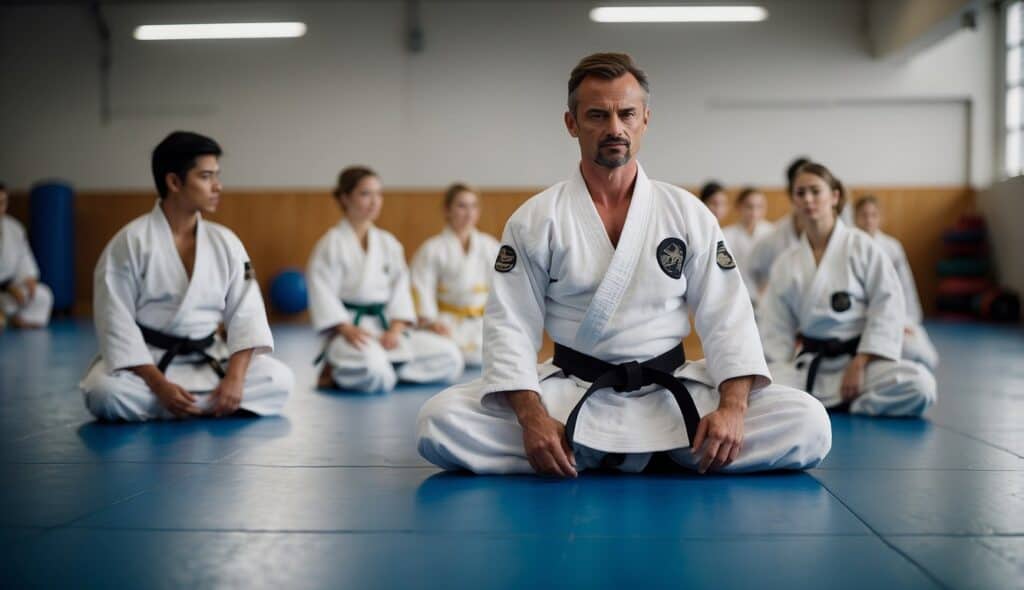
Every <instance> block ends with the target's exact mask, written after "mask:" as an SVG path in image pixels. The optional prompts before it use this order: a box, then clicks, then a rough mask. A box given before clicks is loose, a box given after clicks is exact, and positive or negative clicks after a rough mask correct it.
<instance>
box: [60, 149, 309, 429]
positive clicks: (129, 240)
mask: <svg viewBox="0 0 1024 590" xmlns="http://www.w3.org/2000/svg"><path fill="white" fill-rule="evenodd" d="M220 154H221V150H220V146H218V145H217V143H216V142H215V141H213V140H212V139H210V138H208V137H205V136H202V135H198V134H196V133H190V132H184V131H175V132H174V133H171V134H170V135H168V136H167V137H166V138H165V139H164V140H163V141H162V142H160V144H159V145H158V146H157V147H156V149H154V150H153V161H152V165H153V180H154V181H155V183H156V187H157V191H158V192H159V195H160V198H159V200H158V201H157V203H156V205H155V206H154V207H153V210H152V211H151V212H149V213H147V214H146V215H143V216H142V217H139V218H137V219H135V220H134V221H132V222H131V223H129V224H128V225H126V226H125V227H123V228H122V229H121V231H119V232H118V233H117V234H116V235H115V236H114V238H113V239H112V240H110V242H109V243H108V244H107V247H106V248H105V249H104V250H103V253H102V254H101V255H100V259H99V262H97V263H96V272H95V274H94V277H93V314H94V319H95V323H96V338H97V340H99V344H100V356H99V358H97V360H96V361H95V362H94V363H93V365H92V366H91V367H90V368H89V370H88V372H87V373H86V375H85V378H84V379H83V380H82V382H81V384H80V387H81V388H82V392H83V394H84V395H85V405H86V407H87V408H88V409H89V411H90V412H92V414H93V415H95V416H96V417H97V418H100V419H102V420H126V421H142V420H151V419H162V418H185V417H189V416H201V415H208V416H228V415H232V414H236V413H238V411H239V410H242V411H243V412H242V413H243V414H257V415H270V414H279V413H281V409H282V408H283V406H284V404H285V401H286V400H287V399H288V395H289V393H290V392H291V390H292V387H293V385H294V382H295V377H294V375H293V374H292V371H291V369H289V368H288V367H287V366H285V365H284V364H283V363H281V362H280V361H278V360H276V359H274V358H272V357H271V356H270V355H269V354H266V353H269V352H271V351H272V350H273V347H274V339H273V337H272V336H271V334H270V326H269V324H268V323H267V314H266V310H265V309H264V307H263V298H262V296H261V295H260V288H259V285H258V284H257V282H256V278H255V275H254V271H253V266H252V263H251V262H250V260H249V255H248V254H247V253H246V251H245V247H244V246H242V242H241V241H240V240H239V239H238V237H237V236H236V235H235V234H234V233H233V232H232V231H231V230H229V229H228V228H226V227H224V226H222V225H219V224H216V223H213V222H210V221H206V220H204V219H203V217H202V214H203V213H208V214H209V213H213V212H215V211H216V210H217V206H218V204H219V203H220V192H221V183H220V177H219V174H220V164H219V162H218V159H219V156H220ZM220 324H223V326H224V328H225V330H226V334H227V335H226V341H225V340H224V339H223V338H222V337H221V336H220V335H218V334H217V328H218V325H220Z"/></svg>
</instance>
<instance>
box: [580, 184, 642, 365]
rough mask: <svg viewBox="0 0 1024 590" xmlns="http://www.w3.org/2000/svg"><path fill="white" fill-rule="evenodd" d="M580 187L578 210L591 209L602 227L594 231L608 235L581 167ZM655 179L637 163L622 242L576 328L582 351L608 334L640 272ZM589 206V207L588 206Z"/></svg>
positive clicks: (599, 226) (591, 348) (593, 345)
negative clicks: (634, 276) (612, 321)
mask: <svg viewBox="0 0 1024 590" xmlns="http://www.w3.org/2000/svg"><path fill="white" fill-rule="evenodd" d="M576 185H579V188H577V189H576V190H574V191H573V194H572V195H570V197H571V198H573V199H578V200H581V199H585V202H580V204H579V206H578V207H577V208H576V209H577V210H580V209H582V210H584V211H588V212H589V215H588V216H585V219H590V220H591V223H592V222H593V219H595V218H596V219H597V221H598V223H597V225H598V227H597V228H595V229H594V231H600V232H601V233H600V234H599V235H603V236H605V237H607V235H608V234H607V231H606V230H605V228H604V224H602V223H600V216H598V214H597V209H596V208H595V207H594V203H593V202H592V201H591V199H590V194H589V193H588V192H587V190H586V183H584V182H583V175H582V173H580V171H579V170H578V169H577V171H576V175H575V177H574V179H573V183H572V186H573V188H575V187H576ZM651 200H652V197H651V183H650V181H649V180H648V179H647V175H646V174H645V173H644V169H643V168H642V167H641V166H640V165H639V164H637V171H636V183H635V185H634V187H633V197H632V199H631V200H630V204H629V212H628V213H627V214H626V224H625V226H624V227H623V228H622V234H621V236H620V237H619V244H618V246H617V247H616V248H615V253H614V254H613V255H612V259H611V263H610V264H609V265H608V269H607V271H605V275H604V278H603V279H602V280H601V284H600V285H598V287H597V291H596V292H595V293H594V298H593V299H592V300H591V301H590V306H589V307H588V308H587V313H586V315H584V316H583V321H582V322H581V323H580V327H579V329H578V330H577V332H576V341H575V343H574V347H575V348H576V350H579V351H584V352H585V351H589V350H593V349H594V347H595V346H596V345H597V343H598V342H599V341H600V340H601V338H602V337H603V336H604V333H605V330H606V329H607V327H608V322H609V321H610V320H611V318H612V316H613V315H614V314H615V310H616V309H618V306H619V303H620V302H621V301H622V297H623V295H625V293H626V289H628V288H629V284H630V282H631V281H632V280H633V274H634V273H635V272H636V267H637V263H638V261H639V260H640V256H641V254H642V253H643V252H642V250H643V244H644V241H645V239H646V237H647V226H648V223H649V220H650V217H651V209H652V207H651ZM588 208H589V210H588Z"/></svg>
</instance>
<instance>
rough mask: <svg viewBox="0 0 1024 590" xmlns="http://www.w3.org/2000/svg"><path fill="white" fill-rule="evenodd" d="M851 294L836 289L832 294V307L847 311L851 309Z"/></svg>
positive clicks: (836, 309)
mask: <svg viewBox="0 0 1024 590" xmlns="http://www.w3.org/2000/svg"><path fill="white" fill-rule="evenodd" d="M850 305H851V302H850V294H849V293H847V292H846V291H836V292H835V293H833V294H832V309H833V310H835V311H839V312H842V311H846V310H848V309H850Z"/></svg>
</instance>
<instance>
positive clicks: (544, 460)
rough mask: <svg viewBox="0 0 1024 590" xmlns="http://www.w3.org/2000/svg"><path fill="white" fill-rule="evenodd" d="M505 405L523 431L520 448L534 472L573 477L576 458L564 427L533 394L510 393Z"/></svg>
mask: <svg viewBox="0 0 1024 590" xmlns="http://www.w3.org/2000/svg"><path fill="white" fill-rule="evenodd" d="M505 397H506V399H508V403H509V405H510V406H512V410H513V411H515V413H516V418H518V420H519V425H520V426H522V428H523V448H524V449H525V450H526V459H527V460H528V461H529V462H530V466H531V467H533V470H534V471H536V472H537V473H539V474H541V475H550V476H553V477H576V458H575V457H574V456H573V454H572V449H571V448H569V441H568V440H567V439H566V438H565V425H564V424H562V423H561V422H559V421H558V420H555V419H554V418H552V417H551V416H550V415H549V414H548V412H547V410H546V409H545V408H544V404H542V403H541V402H540V396H539V395H537V393H536V392H534V391H509V392H506V393H505Z"/></svg>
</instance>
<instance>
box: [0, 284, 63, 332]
mask: <svg viewBox="0 0 1024 590" xmlns="http://www.w3.org/2000/svg"><path fill="white" fill-rule="evenodd" d="M0 311H3V314H4V315H5V316H7V317H9V318H10V317H16V318H18V319H19V320H21V321H23V322H26V323H29V324H33V325H36V326H45V325H46V324H48V323H50V312H51V311H53V291H51V290H50V288H49V287H47V286H46V285H44V284H42V283H37V284H36V293H35V296H34V297H32V299H31V300H29V302H28V303H26V304H25V305H24V306H23V307H21V306H19V305H18V301H17V300H16V299H15V298H14V297H13V296H12V295H11V294H10V293H0Z"/></svg>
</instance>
